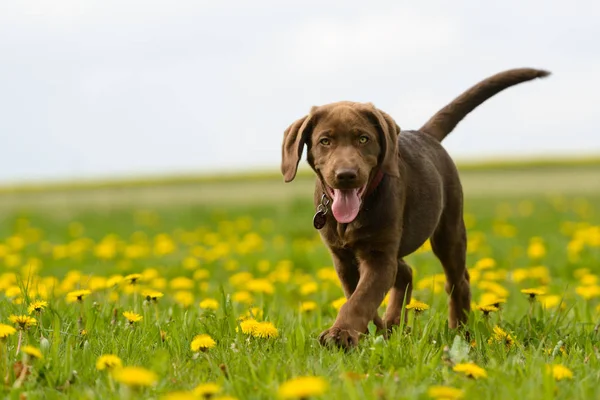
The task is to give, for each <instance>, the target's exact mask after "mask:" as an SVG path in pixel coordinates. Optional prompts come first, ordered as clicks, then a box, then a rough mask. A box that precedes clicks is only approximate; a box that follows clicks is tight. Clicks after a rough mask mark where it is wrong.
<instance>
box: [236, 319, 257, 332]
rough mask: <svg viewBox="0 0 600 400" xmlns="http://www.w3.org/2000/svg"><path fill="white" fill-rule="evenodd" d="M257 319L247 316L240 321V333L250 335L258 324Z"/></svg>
mask: <svg viewBox="0 0 600 400" xmlns="http://www.w3.org/2000/svg"><path fill="white" fill-rule="evenodd" d="M258 323H259V322H258V321H257V320H255V319H254V318H248V319H245V320H243V321H242V322H240V328H241V329H242V333H244V334H246V335H252V334H253V333H254V330H255V329H256V326H257V325H258Z"/></svg>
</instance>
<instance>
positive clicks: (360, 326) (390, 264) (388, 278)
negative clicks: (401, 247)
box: [319, 247, 398, 348]
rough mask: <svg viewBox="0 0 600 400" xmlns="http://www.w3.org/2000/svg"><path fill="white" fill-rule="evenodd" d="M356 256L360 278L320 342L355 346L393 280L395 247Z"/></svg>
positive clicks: (395, 265) (395, 266)
mask: <svg viewBox="0 0 600 400" xmlns="http://www.w3.org/2000/svg"><path fill="white" fill-rule="evenodd" d="M357 259H358V264H359V271H360V278H359V281H358V285H357V286H356V290H354V293H352V295H351V296H350V297H349V298H348V301H347V302H346V303H345V304H344V305H343V306H342V307H341V308H340V312H339V313H338V316H337V318H336V320H335V322H334V324H333V326H332V327H331V328H329V329H327V330H326V331H324V332H323V333H321V335H320V336H319V341H320V342H321V344H329V343H333V344H336V345H338V346H341V347H344V348H349V347H353V346H356V345H357V344H358V338H359V335H360V334H362V333H366V332H367V326H368V324H369V321H371V320H373V316H374V315H376V314H377V309H378V308H379V306H380V305H381V302H382V301H383V298H384V297H385V295H386V293H387V292H388V290H390V288H391V286H392V284H393V283H394V280H395V278H396V271H397V264H398V261H397V258H396V250H395V249H394V248H393V247H392V248H391V249H390V251H367V252H359V253H358V254H357Z"/></svg>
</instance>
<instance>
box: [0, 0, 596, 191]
mask: <svg viewBox="0 0 600 400" xmlns="http://www.w3.org/2000/svg"><path fill="white" fill-rule="evenodd" d="M476 3H477V4H478V5H481V6H476V5H475V4H476ZM367 4H368V5H367ZM483 4H485V5H483ZM598 21H600V2H598V1H597V0H594V1H592V0H589V1H570V2H566V1H528V2H522V1H514V0H510V1H508V0H505V1H502V2H494V3H493V4H492V2H485V3H482V2H466V1H465V2H448V1H441V0H436V1H427V2H408V1H381V2H375V1H374V2H368V3H367V2H354V1H340V2H322V1H310V0H304V1H267V0H265V1H262V0H253V1H238V2H232V1H228V2H225V1H222V2H219V1H214V0H213V1H181V0H178V1H161V2H159V1H150V0H144V1H132V0H129V1H123V0H121V1H112V0H99V1H92V0H83V1H82V0H69V1H66V0H53V1H46V0H39V1H25V0H19V1H2V2H1V3H0V139H1V141H0V181H2V182H7V181H18V180H24V179H45V178H80V177H92V176H102V177H106V176H115V175H134V174H138V173H160V174H166V173H171V172H193V171H211V170H220V169H225V168H227V169H247V168H254V167H274V168H278V167H279V162H280V155H281V147H280V146H281V140H282V135H283V131H284V129H285V128H286V127H287V126H288V125H289V124H290V123H291V122H293V121H294V120H295V119H297V118H299V117H301V116H302V115H305V114H306V113H307V112H308V110H309V109H310V107H311V106H312V105H319V104H324V103H328V102H331V101H338V100H355V101H371V102H373V103H374V104H375V105H376V106H378V107H380V108H381V109H383V110H385V111H386V112H388V113H390V114H391V115H392V116H393V117H394V118H395V119H396V121H397V122H398V124H399V125H400V126H401V127H402V128H403V129H416V128H418V127H420V126H421V125H422V124H423V122H425V121H426V120H427V119H428V118H429V117H430V116H431V115H433V113H434V112H435V111H437V110H438V109H439V108H441V107H442V106H444V105H445V104H446V103H447V102H449V101H450V100H451V99H452V98H454V97H455V96H457V95H458V94H459V93H461V92H462V91H463V90H465V89H466V88H468V87H469V86H471V85H473V84H475V83H477V82H478V81H479V80H481V79H483V78H485V77H487V76H488V75H491V74H494V73H496V72H499V71H501V70H504V69H508V68H513V67H522V66H528V67H536V68H544V69H548V70H550V71H552V73H553V75H552V76H551V77H550V78H547V79H544V80H539V81H533V82H529V83H525V84H522V85H519V86H516V87H513V88H510V89H508V90H506V91H505V92H502V93H500V94H499V95H497V96H496V97H494V98H493V99H491V100H489V101H488V102H486V103H485V104H484V105H482V106H481V107H480V108H478V109H477V110H476V111H475V112H473V113H472V114H471V115H470V116H468V117H467V118H466V119H465V120H464V121H463V122H462V123H461V124H459V126H458V127H457V129H456V130H455V131H454V132H453V133H452V135H451V136H450V137H448V139H447V140H446V141H445V142H444V143H445V146H446V148H447V149H448V150H449V152H450V154H451V155H452V156H453V157H454V158H455V159H457V160H464V159H472V158H478V159H480V158H487V157H494V158H497V157H507V156H520V155H522V156H526V155H546V156H556V155H563V154H564V155H567V154H581V153H582V152H585V153H600V132H598V127H597V125H598V111H597V109H598V108H599V107H600V78H599V76H600V72H599V71H600V45H599V44H598V38H600V23H598ZM302 163H303V164H305V161H304V160H303V161H302Z"/></svg>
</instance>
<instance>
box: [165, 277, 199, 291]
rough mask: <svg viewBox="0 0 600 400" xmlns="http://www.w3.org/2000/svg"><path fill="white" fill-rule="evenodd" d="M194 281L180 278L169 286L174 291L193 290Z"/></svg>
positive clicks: (173, 280)
mask: <svg viewBox="0 0 600 400" xmlns="http://www.w3.org/2000/svg"><path fill="white" fill-rule="evenodd" d="M194 285H195V283H194V280H193V279H190V278H188V277H187V276H178V277H175V278H173V279H171V282H170V283H169V286H170V287H171V289H173V290H191V289H193V288H194Z"/></svg>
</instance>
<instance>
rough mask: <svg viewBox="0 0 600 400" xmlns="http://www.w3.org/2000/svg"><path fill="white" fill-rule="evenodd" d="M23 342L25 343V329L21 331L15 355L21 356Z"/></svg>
mask: <svg viewBox="0 0 600 400" xmlns="http://www.w3.org/2000/svg"><path fill="white" fill-rule="evenodd" d="M21 342H23V329H19V340H18V341H17V350H16V351H15V354H19V351H21Z"/></svg>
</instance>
